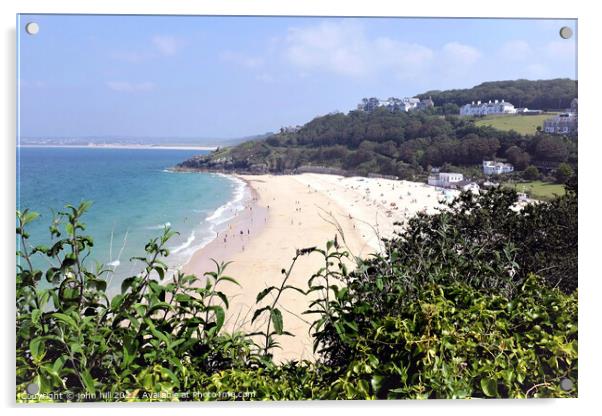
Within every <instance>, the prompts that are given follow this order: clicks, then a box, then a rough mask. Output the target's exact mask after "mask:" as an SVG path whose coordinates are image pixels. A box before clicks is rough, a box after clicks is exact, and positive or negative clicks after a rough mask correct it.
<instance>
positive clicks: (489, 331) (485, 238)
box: [16, 183, 577, 401]
mask: <svg viewBox="0 0 602 416" xmlns="http://www.w3.org/2000/svg"><path fill="white" fill-rule="evenodd" d="M568 186H569V189H568V191H567V194H566V195H565V196H563V197H560V198H557V199H555V200H553V201H552V202H550V203H541V204H537V205H531V206H528V207H526V208H524V209H523V210H521V211H516V210H513V209H511V206H512V205H513V204H514V202H515V201H516V194H515V192H514V191H511V190H504V189H499V190H495V191H491V192H488V193H486V194H484V195H480V196H476V195H473V194H471V193H464V194H462V195H461V196H460V198H459V199H457V200H455V201H454V202H452V203H451V204H450V205H449V206H448V207H447V208H446V209H444V210H442V211H441V212H440V213H439V214H436V215H432V216H426V215H418V216H417V217H415V218H414V219H412V220H411V221H410V222H409V224H408V226H407V228H406V229H405V230H404V231H400V233H399V234H398V235H397V236H396V237H395V238H393V239H391V240H386V241H385V246H386V249H385V252H384V254H383V255H374V256H372V257H371V258H369V259H363V260H362V259H355V260H356V267H355V268H353V269H349V268H348V265H349V260H350V259H351V255H350V253H348V252H347V251H346V250H345V249H344V245H341V244H342V243H344V241H343V242H340V241H339V240H338V238H336V237H335V239H334V240H332V241H329V242H328V243H327V244H326V247H325V248H324V249H322V248H317V247H311V248H306V249H300V250H297V252H296V254H295V256H294V258H293V261H292V263H291V264H290V266H289V267H288V268H287V269H283V280H282V284H281V285H280V286H278V287H269V288H266V289H265V290H264V291H262V292H261V293H259V294H258V295H257V309H256V311H255V314H254V315H255V316H254V319H261V318H262V317H263V318H267V319H266V320H265V328H264V329H263V330H261V331H259V332H257V333H254V334H245V333H233V334H232V333H228V332H227V331H225V330H224V322H225V320H226V317H227V310H228V306H229V299H228V298H227V296H226V295H225V294H224V292H223V291H221V290H220V288H221V287H222V285H225V284H237V283H236V281H235V280H234V279H232V278H230V277H228V276H227V275H225V274H224V273H225V269H226V266H227V265H225V264H216V271H215V272H212V273H207V274H206V275H205V276H202V277H196V276H190V275H183V274H182V273H176V274H175V276H174V277H173V278H166V271H167V267H166V265H165V263H163V261H162V258H163V257H165V256H167V255H168V251H167V249H166V248H165V243H166V242H167V240H168V239H169V237H170V235H171V234H172V232H171V231H170V230H168V229H166V230H165V231H164V233H163V235H162V236H161V237H160V238H157V239H154V240H152V241H150V242H149V243H148V244H147V245H146V247H145V255H144V256H142V257H138V258H135V259H134V260H135V261H141V262H143V263H144V264H145V266H146V267H145V269H144V271H143V272H142V273H140V274H139V275H137V276H133V277H131V278H128V279H125V280H124V281H123V284H122V286H121V292H120V293H119V294H117V295H114V296H112V297H110V296H109V295H108V293H107V290H106V289H107V287H106V281H107V280H106V274H107V273H108V272H107V271H104V270H103V269H102V268H100V269H97V270H95V271H93V272H92V271H90V270H88V268H87V266H86V261H85V258H86V257H87V256H88V254H89V252H90V249H91V248H92V246H93V240H92V239H91V238H90V237H88V236H85V235H83V234H82V232H83V231H84V230H85V226H84V224H83V223H82V222H81V216H82V214H83V213H84V212H85V210H86V209H87V208H88V206H87V205H86V204H83V205H81V206H80V207H70V206H69V207H68V210H67V211H65V212H61V213H59V215H58V217H57V218H56V220H55V221H53V223H52V224H51V227H50V232H51V234H52V235H53V237H54V240H53V245H52V246H51V247H35V248H32V247H30V246H29V245H28V238H29V236H28V234H27V224H28V223H30V222H31V221H33V220H35V219H36V217H37V215H36V214H35V213H32V212H28V211H24V212H18V213H17V220H18V224H17V236H18V238H19V240H20V244H19V251H18V253H17V255H18V258H19V263H18V270H17V305H16V306H17V346H16V357H17V394H18V400H21V401H40V400H50V399H52V400H55V401H65V400H68V401H71V400H75V401H87V400H106V401H114V400H124V401H125V400H216V399H227V400H260V399H273V400H288V399H291V400H293V399H336V398H339V399H362V398H367V399H372V398H462V397H484V398H485V397H574V396H576V394H577V385H576V381H577V264H576V260H577V189H576V186H575V185H574V184H571V183H569V185H568ZM32 256H43V257H45V258H46V259H47V260H48V261H49V262H50V264H51V266H49V267H48V268H47V270H45V271H42V270H36V269H34V267H33V265H32V261H31V259H32ZM301 256H320V257H321V258H322V259H323V263H322V264H324V267H322V268H321V269H320V270H317V271H316V273H315V274H314V275H312V276H308V281H307V285H306V286H305V287H293V286H290V285H289V284H288V277H289V276H290V273H291V270H292V269H293V267H294V264H295V261H296V260H297V259H298V258H299V257H301ZM288 290H296V291H298V292H300V293H301V294H302V295H306V296H308V298H309V299H311V303H309V301H308V303H309V308H308V310H307V312H306V315H307V316H308V317H313V320H312V322H313V325H312V331H313V335H314V340H315V344H314V346H315V350H316V352H317V361H316V362H289V363H276V362H274V361H273V359H272V351H273V349H274V348H277V347H278V339H279V337H282V336H290V334H288V333H287V331H286V319H283V317H282V312H281V308H280V305H279V297H280V294H281V293H282V292H283V291H288ZM564 378H568V379H570V380H572V381H573V382H574V383H575V386H574V388H572V389H569V390H567V391H565V390H563V389H561V388H560V387H559V385H560V384H559V383H560V380H562V379H564ZM30 383H35V384H36V385H37V386H39V388H40V392H41V393H44V394H49V393H53V392H54V393H55V394H58V393H62V394H63V395H62V396H53V397H48V396H36V395H28V394H27V393H26V388H27V386H28V385H29V384H30Z"/></svg>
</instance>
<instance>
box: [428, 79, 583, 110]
mask: <svg viewBox="0 0 602 416" xmlns="http://www.w3.org/2000/svg"><path fill="white" fill-rule="evenodd" d="M417 97H418V98H420V99H423V98H427V97H431V98H432V99H433V101H434V102H435V105H443V104H446V103H447V104H456V105H458V106H462V105H464V104H466V103H470V102H471V101H477V100H481V101H483V102H487V101H488V100H498V99H499V100H501V99H503V100H506V101H508V102H511V103H512V104H514V105H515V106H516V107H528V108H533V109H540V110H551V109H554V110H558V109H563V108H568V107H569V106H570V104H571V100H572V99H573V98H576V97H577V81H575V80H571V79H568V78H562V79H560V78H559V79H547V80H537V81H530V80H526V79H517V80H512V81H491V82H483V83H482V84H479V85H476V86H474V87H472V88H466V89H455V90H445V91H438V90H434V91H427V92H425V93H423V94H418V95H417Z"/></svg>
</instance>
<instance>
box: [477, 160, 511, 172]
mask: <svg viewBox="0 0 602 416" xmlns="http://www.w3.org/2000/svg"><path fill="white" fill-rule="evenodd" d="M510 172H514V166H512V164H510V163H502V162H495V161H493V160H484V161H483V173H484V174H485V175H501V174H503V173H510Z"/></svg>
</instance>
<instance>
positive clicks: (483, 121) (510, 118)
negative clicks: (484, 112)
mask: <svg viewBox="0 0 602 416" xmlns="http://www.w3.org/2000/svg"><path fill="white" fill-rule="evenodd" d="M554 114H556V113H547V114H541V115H537V116H520V115H512V114H511V115H498V116H485V117H483V118H480V119H478V120H477V121H475V125H477V126H491V127H493V128H495V129H498V130H505V131H509V130H514V131H517V132H519V133H520V134H535V132H536V131H537V127H538V126H540V127H543V121H544V120H545V119H548V118H550V117H553V116H554Z"/></svg>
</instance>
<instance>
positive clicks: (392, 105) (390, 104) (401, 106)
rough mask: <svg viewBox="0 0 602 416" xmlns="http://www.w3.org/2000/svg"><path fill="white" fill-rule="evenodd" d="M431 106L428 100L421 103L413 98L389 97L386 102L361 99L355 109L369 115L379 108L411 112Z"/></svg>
mask: <svg viewBox="0 0 602 416" xmlns="http://www.w3.org/2000/svg"><path fill="white" fill-rule="evenodd" d="M432 106H433V101H432V100H431V99H430V98H428V99H426V100H422V101H421V100H420V99H419V98H415V97H412V98H410V97H404V98H395V97H390V98H387V99H386V100H381V99H380V98H376V97H372V98H364V99H362V102H361V103H359V104H358V106H357V109H358V110H360V111H366V112H368V113H369V112H372V111H374V110H376V109H377V108H379V107H384V108H386V109H387V110H389V111H411V110H416V109H418V110H424V109H426V108H429V107H432Z"/></svg>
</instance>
